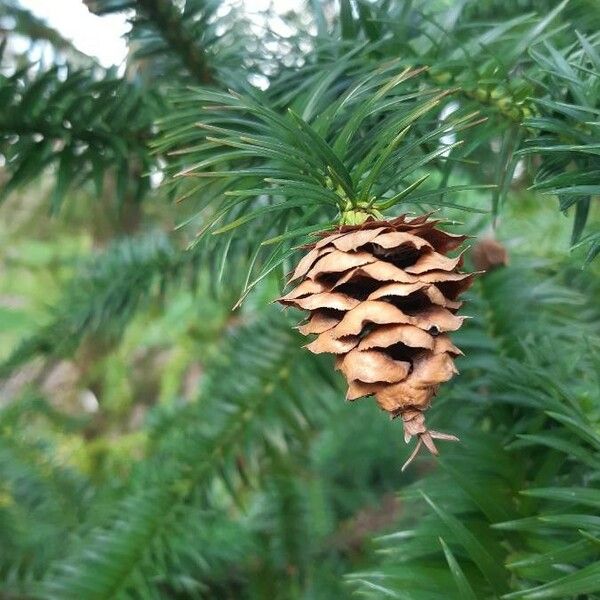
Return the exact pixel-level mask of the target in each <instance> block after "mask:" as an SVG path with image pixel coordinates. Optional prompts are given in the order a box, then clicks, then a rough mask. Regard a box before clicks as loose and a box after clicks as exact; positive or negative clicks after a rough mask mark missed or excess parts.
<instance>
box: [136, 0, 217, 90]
mask: <svg viewBox="0 0 600 600" xmlns="http://www.w3.org/2000/svg"><path fill="white" fill-rule="evenodd" d="M199 4H202V5H203V8H206V7H207V3H206V2H202V3H199ZM138 5H139V7H140V9H141V10H142V11H143V13H144V14H145V15H146V16H147V18H148V19H149V20H150V21H151V22H152V23H153V24H154V26H155V27H156V28H157V29H158V30H159V31H160V32H161V34H162V36H163V38H164V40H165V41H166V43H167V44H168V45H169V46H170V47H171V48H173V50H174V51H175V52H176V53H177V54H178V55H179V56H180V57H181V60H182V62H183V64H184V65H185V67H186V68H187V70H188V71H189V72H190V74H191V75H192V76H193V77H194V78H195V80H196V81H197V83H200V84H203V85H207V84H210V83H211V82H212V79H213V74H212V72H211V69H210V67H209V65H208V62H207V59H206V55H205V52H204V49H203V48H202V47H200V46H199V45H198V44H197V43H196V42H195V40H194V38H193V37H192V35H191V33H190V32H189V31H188V29H187V28H186V27H185V25H184V23H185V21H184V15H183V13H182V12H181V11H180V10H178V9H177V7H176V6H175V4H174V3H173V2H172V1H171V0H138ZM185 16H186V17H189V15H187V14H186V15H185Z"/></svg>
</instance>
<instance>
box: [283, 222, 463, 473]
mask: <svg viewBox="0 0 600 600" xmlns="http://www.w3.org/2000/svg"><path fill="white" fill-rule="evenodd" d="M438 223H439V221H435V220H431V221H430V220H428V215H424V216H420V217H416V218H413V219H409V218H407V217H406V215H403V216H400V217H398V218H396V219H393V220H391V221H376V220H373V219H371V220H367V221H366V222H364V223H362V224H361V225H351V226H349V225H345V226H342V227H340V228H339V229H338V230H336V231H335V232H333V233H332V232H323V233H322V234H321V239H320V240H319V241H318V242H316V243H314V244H311V245H309V246H307V249H309V252H308V253H307V254H306V255H305V256H304V257H303V258H302V260H301V261H300V262H299V264H298V266H297V267H296V270H295V271H294V273H293V275H292V277H291V279H290V282H291V281H296V280H298V279H301V280H302V281H301V283H300V284H299V285H298V286H297V287H295V288H294V289H293V290H292V291H291V292H289V293H288V294H286V295H285V296H283V297H282V298H279V302H281V303H282V304H284V305H286V306H295V307H297V308H301V309H304V310H307V311H309V312H310V314H309V316H308V319H307V321H306V322H305V323H304V324H302V325H300V326H299V327H298V329H299V330H300V332H301V333H302V334H303V335H310V334H313V335H316V336H317V337H316V338H315V339H314V340H313V341H312V342H311V343H309V344H308V345H307V346H306V347H307V348H308V349H309V350H310V351H311V352H314V353H315V354H319V353H322V352H328V353H332V354H335V355H336V368H337V369H338V370H340V371H341V372H342V373H343V374H344V376H345V378H346V380H347V382H348V394H347V396H346V397H347V399H348V400H356V399H357V398H361V397H363V396H373V395H374V396H375V398H376V400H377V403H378V404H379V406H380V407H381V408H382V409H383V410H385V411H387V412H388V413H390V415H391V416H392V417H400V418H401V419H402V421H403V424H404V432H405V439H406V441H407V442H408V441H409V440H410V438H411V437H412V436H417V437H418V443H417V447H416V448H415V451H414V452H413V453H412V455H411V457H410V458H409V460H408V461H407V463H406V464H405V465H404V467H403V468H405V467H406V466H407V465H408V463H409V462H410V461H411V460H412V459H413V458H414V456H415V455H416V454H417V452H418V450H419V448H420V446H421V444H424V445H425V446H426V447H427V448H428V449H429V450H430V451H431V452H432V453H434V454H437V450H436V447H435V445H434V443H433V439H434V438H437V439H448V440H457V438H456V437H454V436H450V435H446V434H442V433H439V432H436V431H431V430H428V429H427V427H426V426H425V422H424V415H423V412H424V411H425V410H426V409H427V408H428V407H429V405H430V403H431V400H432V398H433V396H435V394H436V392H437V390H438V387H439V385H440V384H441V383H443V382H444V381H448V380H449V379H451V378H452V377H453V376H454V374H455V373H457V370H456V368H455V366H454V361H453V357H454V356H458V355H459V354H461V352H460V350H459V349H458V348H456V346H454V344H452V342H451V341H450V338H449V337H448V335H446V333H447V332H449V331H455V330H457V329H458V328H459V327H460V326H461V324H462V322H463V319H464V317H459V316H456V314H455V313H456V311H457V310H458V308H459V307H460V305H461V302H459V301H457V297H458V296H459V294H460V293H461V292H463V291H464V290H465V289H466V288H468V287H469V285H471V283H472V280H473V275H472V274H468V273H461V272H460V271H459V268H460V266H461V265H462V258H461V257H460V256H459V257H456V258H450V257H448V256H446V254H447V253H448V252H450V251H452V250H455V249H456V248H458V247H459V246H460V245H461V244H462V243H463V242H464V240H465V239H466V236H463V235H453V234H450V233H447V232H445V231H442V230H440V229H437V228H436V225H437V224H438Z"/></svg>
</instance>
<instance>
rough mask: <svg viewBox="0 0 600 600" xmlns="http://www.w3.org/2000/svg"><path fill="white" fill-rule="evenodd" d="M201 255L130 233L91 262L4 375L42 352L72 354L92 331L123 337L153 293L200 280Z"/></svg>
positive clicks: (152, 236) (155, 237) (16, 353)
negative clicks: (185, 280) (199, 261)
mask: <svg viewBox="0 0 600 600" xmlns="http://www.w3.org/2000/svg"><path fill="white" fill-rule="evenodd" d="M198 259H199V256H198V254H193V253H185V252H181V251H178V250H177V249H176V248H175V247H174V246H173V245H172V244H171V242H170V241H169V240H168V239H167V238H166V237H165V236H163V235H161V234H158V233H154V234H149V235H147V236H142V237H138V238H129V239H128V238H126V239H123V240H122V241H119V242H117V243H115V244H113V246H112V247H110V248H109V249H108V250H107V251H106V252H105V253H103V254H100V255H99V256H98V257H96V258H94V259H92V260H90V261H88V264H87V265H85V266H84V268H83V269H82V270H81V273H80V274H79V276H77V277H75V278H74V279H73V280H72V281H71V282H70V284H69V285H68V286H67V288H66V289H65V292H64V295H63V297H62V298H61V300H60V301H59V302H58V303H57V305H56V307H55V308H54V311H53V314H52V316H51V318H50V322H49V323H48V324H47V325H45V326H43V327H42V328H41V329H40V331H38V332H37V333H36V334H35V335H34V336H33V337H31V338H28V339H26V340H24V341H23V342H22V343H21V344H20V346H19V347H17V348H16V349H15V350H14V351H13V353H12V354H11V355H10V356H9V357H8V359H7V360H6V361H5V362H4V364H2V365H1V367H0V373H1V374H2V375H3V376H6V375H8V374H9V373H10V372H11V371H13V370H14V369H15V368H17V367H18V366H19V365H22V364H23V363H25V362H27V361H29V360H31V359H32V358H34V357H36V356H38V355H40V354H41V355H44V356H58V357H64V356H69V355H70V354H71V353H73V352H74V351H75V349H76V348H77V347H78V346H79V344H80V343H81V341H82V339H83V338H84V337H85V336H88V335H98V336H102V337H105V338H110V337H118V336H119V335H120V334H121V333H122V332H123V330H124V329H125V327H126V326H127V324H128V322H129V321H130V320H131V319H132V318H133V317H134V315H135V314H136V313H137V311H138V310H140V308H141V307H142V306H143V305H144V303H145V302H147V301H148V299H149V298H150V297H152V296H156V294H158V293H161V292H162V293H164V291H165V290H166V288H167V287H168V286H170V285H173V284H175V283H180V282H181V281H182V280H184V279H185V278H186V277H187V278H188V280H189V281H190V282H194V278H195V267H196V262H197V261H198Z"/></svg>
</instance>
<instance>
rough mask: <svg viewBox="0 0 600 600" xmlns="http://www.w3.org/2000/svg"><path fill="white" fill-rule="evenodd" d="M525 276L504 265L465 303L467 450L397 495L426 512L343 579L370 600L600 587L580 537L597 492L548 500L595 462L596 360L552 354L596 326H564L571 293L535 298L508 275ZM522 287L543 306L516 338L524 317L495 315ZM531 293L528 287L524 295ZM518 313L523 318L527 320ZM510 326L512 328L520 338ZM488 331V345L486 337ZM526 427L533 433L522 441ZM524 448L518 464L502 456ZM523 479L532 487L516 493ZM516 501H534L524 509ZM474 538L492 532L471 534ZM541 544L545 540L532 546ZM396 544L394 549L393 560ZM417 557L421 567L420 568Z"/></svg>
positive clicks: (590, 545)
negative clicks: (379, 556)
mask: <svg viewBox="0 0 600 600" xmlns="http://www.w3.org/2000/svg"><path fill="white" fill-rule="evenodd" d="M530 274H531V271H528V272H527V273H526V274H525V273H521V272H519V270H516V271H513V269H512V267H510V268H506V269H504V270H501V271H497V272H496V273H494V274H492V275H488V276H486V277H484V278H483V281H482V282H480V285H479V286H478V288H479V292H480V293H481V292H485V294H484V295H483V296H482V298H484V299H485V306H486V307H487V308H482V307H478V304H475V305H474V306H473V307H472V308H474V309H475V312H476V314H477V315H478V317H477V319H476V320H475V321H479V322H480V325H477V323H473V324H472V325H471V327H467V328H465V331H464V332H461V334H460V335H459V336H457V338H460V336H461V335H462V336H464V337H463V339H462V340H461V339H458V343H459V344H462V346H463V348H464V349H465V350H466V358H465V359H464V360H463V361H462V364H461V373H462V376H461V381H460V382H459V383H458V384H457V386H456V388H455V389H454V390H453V391H452V392H451V395H452V397H453V398H454V399H456V400H458V398H461V399H462V400H463V407H462V409H461V416H460V421H461V423H462V426H463V427H466V428H468V431H469V433H468V437H469V445H470V447H469V448H467V449H463V450H460V449H458V450H457V449H456V448H451V449H449V453H450V454H448V455H447V456H445V457H444V459H443V461H442V467H443V469H442V472H437V473H434V474H432V475H430V476H429V477H427V478H426V479H425V480H423V481H421V482H419V483H418V486H413V488H412V489H411V488H409V489H408V490H407V491H406V492H405V494H404V495H403V497H404V499H405V500H406V501H410V502H411V505H413V506H414V509H413V512H414V510H417V509H416V504H414V502H415V500H418V498H419V493H420V492H421V491H423V492H425V494H426V499H427V501H428V502H429V504H430V506H431V507H432V509H433V512H432V511H429V512H428V514H427V515H425V516H424V517H421V519H420V521H419V522H418V524H417V525H416V527H414V526H413V527H412V531H410V532H407V531H402V530H401V531H399V532H398V533H397V534H391V535H389V536H387V537H385V538H382V539H381V540H380V544H381V546H382V547H383V548H384V549H385V555H387V556H388V558H387V559H384V561H383V563H382V564H379V565H377V567H376V568H375V570H374V571H373V572H369V571H364V572H361V573H357V574H355V575H351V576H350V577H349V578H348V581H349V583H350V584H351V585H352V587H353V588H355V589H357V590H359V591H360V592H361V593H362V594H363V595H365V596H366V597H372V598H378V597H380V594H382V593H385V594H386V595H389V596H392V595H394V594H402V593H405V594H409V595H410V596H411V597H413V596H414V597H416V598H420V597H438V595H440V597H441V595H443V594H444V593H446V594H447V590H448V589H449V587H448V586H450V588H451V589H452V586H455V585H459V581H458V580H460V586H462V587H463V588H468V589H469V590H471V592H472V594H474V596H475V597H485V596H487V595H489V594H497V593H498V592H504V593H506V592H508V591H512V593H508V594H507V595H506V596H503V597H506V598H513V597H514V598H528V597H530V595H529V594H531V597H533V596H534V595H535V593H536V592H537V591H538V590H540V591H541V590H543V591H544V592H546V591H547V592H548V593H549V594H553V595H552V596H550V597H564V596H565V594H567V595H568V593H569V592H567V588H566V586H567V585H568V584H572V585H573V586H575V587H574V588H569V589H570V590H571V589H576V590H577V592H576V593H590V594H592V593H597V592H598V591H599V590H600V588H599V587H598V580H597V579H594V578H593V577H590V576H589V573H591V572H592V571H593V570H594V567H593V566H592V565H594V564H595V561H596V560H597V557H598V549H597V547H596V546H595V544H594V542H593V541H592V540H591V539H586V538H585V537H582V529H583V530H584V531H585V532H586V533H587V534H591V535H594V531H595V528H596V525H594V519H593V518H592V514H593V513H591V512H590V510H589V508H588V507H589V502H597V501H600V496H598V494H597V493H596V490H594V491H590V494H588V495H587V501H585V498H583V499H582V501H581V502H578V501H576V500H575V501H573V502H571V504H570V505H569V506H568V508H567V505H565V504H562V505H561V506H560V507H557V505H556V501H560V500H561V499H562V501H563V502H564V500H565V499H566V498H567V497H569V498H571V499H572V498H573V496H572V495H571V494H570V490H571V489H572V488H573V486H578V485H581V483H582V482H583V481H585V480H586V479H587V477H589V476H590V473H591V472H595V471H596V470H597V468H598V465H599V464H600V463H599V462H598V461H599V460H600V459H599V458H598V448H600V438H598V435H597V433H595V432H594V428H595V427H596V426H597V423H596V419H597V415H596V414H595V412H594V411H593V410H592V411H590V410H589V407H587V409H586V408H585V407H584V405H583V404H582V403H581V401H580V398H583V397H584V396H585V394H586V393H589V391H590V390H591V389H592V388H593V387H594V386H595V385H596V382H595V381H594V378H593V376H592V377H590V374H591V373H592V372H593V371H594V369H595V368H597V366H594V365H596V364H597V361H598V356H597V355H594V354H590V353H586V354H585V355H582V356H584V358H582V360H581V362H579V363H578V364H577V366H576V367H575V368H574V367H573V363H572V362H571V361H570V360H566V359H564V358H561V357H558V356H557V355H556V353H554V352H553V351H552V350H551V349H552V348H553V347H556V345H561V344H564V345H566V346H567V347H575V346H574V344H576V342H575V340H574V339H573V338H572V337H571V336H578V335H581V336H583V335H587V336H589V338H591V340H592V344H594V345H595V344H597V342H598V341H599V338H598V337H597V334H598V331H597V328H596V329H595V330H590V329H589V328H588V326H587V323H588V319H587V318H586V314H585V311H584V312H583V314H582V315H581V318H580V319H578V320H577V321H574V320H573V315H572V312H570V311H568V305H569V303H570V302H571V301H572V299H574V298H572V299H571V300H569V296H572V290H571V291H569V290H568V289H567V288H565V289H564V290H563V292H562V294H560V295H562V296H563V301H562V302H561V301H560V299H559V298H560V296H559V297H557V296H556V291H558V290H555V291H551V290H550V289H547V290H545V291H543V292H542V290H541V289H540V288H536V286H533V288H532V287H531V286H530V285H528V286H519V284H518V283H517V281H516V280H519V279H521V278H522V277H523V276H525V277H526V279H527V281H528V284H529V283H531V280H530V278H529V276H530ZM511 278H512V281H511V282H510V284H508V280H509V279H511ZM505 285H506V287H505ZM525 288H527V289H528V290H530V291H529V293H527V292H525V293H524V296H523V297H522V298H521V301H523V300H525V299H526V298H525V297H526V296H529V299H528V303H530V305H531V306H533V305H536V306H541V307H543V308H542V309H541V310H539V311H538V314H537V316H538V318H539V321H538V322H537V323H536V324H532V323H528V324H527V326H526V327H527V328H528V331H523V328H522V326H523V325H525V322H524V321H522V320H520V318H519V316H518V314H514V313H512V312H511V313H510V314H509V313H508V312H505V311H504V310H503V301H502V299H503V298H505V297H506V294H507V293H509V294H511V297H512V293H513V292H514V291H515V290H524V289H525ZM532 289H537V291H536V292H534V293H531V290H532ZM509 290H510V291H509ZM475 291H477V288H475ZM540 300H541V301H542V303H541V304H539V302H540ZM564 300H566V301H567V304H566V305H565V304H563V302H564ZM561 304H562V308H561ZM513 306H515V305H514V304H513ZM526 306H527V304H525V308H524V309H525V310H526V311H527V314H528V315H531V314H533V313H532V309H527V308H526ZM565 309H567V311H565ZM498 311H499V314H494V313H496V312H498ZM485 315H488V317H487V321H486V317H485ZM490 316H492V318H491V319H490ZM518 324H520V325H521V327H518ZM507 325H508V326H507ZM513 326H515V327H518V333H517V331H516V330H515V331H513V330H512V327H513ZM474 328H475V329H474ZM529 328H530V329H529ZM569 328H570V331H568V329H569ZM486 331H487V333H485V332H486ZM488 335H491V336H492V337H493V338H495V339H496V340H497V341H496V343H490V340H489V339H488V340H487V341H486V339H485V338H486V337H487V336H488ZM565 336H567V337H566V338H565ZM527 338H529V340H530V344H528V345H527V346H526V347H524V348H523V346H522V345H521V350H520V352H523V354H522V358H521V359H514V358H513V356H514V352H515V349H516V351H517V352H518V351H519V345H518V344H516V343H515V342H517V340H518V339H519V340H523V339H527ZM559 340H560V341H559ZM504 352H507V353H509V354H507V356H506V357H505V358H501V356H500V355H499V354H498V353H504ZM594 356H595V358H594ZM549 369H550V370H551V371H552V375H550V373H549ZM470 382H471V383H470ZM576 382H577V383H576ZM471 385H472V386H473V387H471ZM575 387H577V389H578V391H577V392H574V391H573V390H574V389H575ZM584 390H587V392H585V391H584ZM580 394H581V396H580ZM453 405H455V404H454V400H453V401H452V402H448V403H447V404H446V405H445V406H442V407H440V410H442V411H443V412H445V409H446V407H448V409H449V410H452V409H451V408H450V407H451V406H453ZM483 422H485V423H486V426H485V430H486V431H485V433H484V432H479V433H476V432H477V430H478V428H479V425H478V423H483ZM532 430H534V431H535V432H536V433H535V434H530V433H529V432H531V431H532ZM525 432H527V433H525ZM524 448H527V457H528V460H527V461H517V460H513V459H512V458H511V454H513V453H517V452H522V451H523V450H524ZM549 448H551V449H552V450H549ZM549 452H550V453H551V454H549ZM573 457H577V467H575V468H574V467H573V465H572V464H570V462H571V461H572V460H573ZM542 465H543V466H542ZM531 481H534V482H535V483H533V484H532V487H534V488H536V489H534V490H532V491H531V492H528V491H527V489H525V490H524V491H523V492H521V493H520V492H519V490H520V489H522V486H527V485H530V482H531ZM508 482H511V483H510V484H508V485H507V483H508ZM546 486H552V487H551V488H550V489H545V487H546ZM537 488H541V489H537ZM525 496H526V497H531V498H535V500H532V501H529V502H527V501H525V502H523V501H522V498H523V497H525ZM561 509H562V510H566V513H564V512H561ZM490 527H491V528H492V529H489V528H490ZM440 531H447V532H448V535H446V534H444V540H445V542H447V544H446V545H445V546H444V547H443V548H442V547H440V546H439V545H438V544H436V543H435V540H436V539H437V536H439V535H440ZM482 531H488V532H490V533H489V535H488V534H486V535H480V534H478V532H482ZM509 540H510V541H509ZM542 540H544V541H545V542H547V544H546V545H545V546H544V548H543V549H540V546H538V543H539V542H541V541H542ZM400 541H401V543H402V551H401V553H398V552H397V551H396V548H397V545H398V543H399V542H400ZM508 547H510V551H509V552H507V551H506V548H508ZM448 551H450V552H451V553H452V555H453V556H455V557H456V558H455V562H456V564H457V565H458V568H459V569H460V571H461V573H462V575H461V576H460V577H458V578H457V577H456V573H455V574H454V575H455V577H454V581H453V578H451V577H450V573H449V572H448V571H445V568H446V567H445V565H446V561H447V558H448ZM425 555H427V557H428V558H427V566H426V565H424V563H423V561H422V559H423V557H424V556H425ZM515 557H516V558H515ZM558 557H560V558H558ZM557 561H560V563H561V564H565V565H569V571H570V572H571V574H570V575H569V576H568V577H567V578H566V579H563V571H562V570H561V569H557V568H556V564H557ZM449 562H450V561H449ZM496 565H497V566H499V567H500V568H499V569H497V568H496ZM451 566H452V565H451ZM455 566H456V565H455ZM454 570H455V569H454ZM444 571H445V574H444ZM428 573H429V577H427V574H428ZM432 575H433V576H432ZM513 578H516V579H517V582H516V583H515V582H514V581H513ZM424 582H426V583H424ZM460 586H459V587H460ZM538 586H539V587H538ZM515 588H516V589H517V590H518V591H515ZM454 589H455V588H454Z"/></svg>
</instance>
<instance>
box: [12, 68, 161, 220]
mask: <svg viewBox="0 0 600 600" xmlns="http://www.w3.org/2000/svg"><path fill="white" fill-rule="evenodd" d="M27 72H28V71H27V70H19V71H17V72H16V73H15V74H14V75H12V76H11V77H0V96H1V97H2V99H3V105H4V109H3V111H2V115H1V116H0V152H1V153H2V154H3V155H4V157H5V159H6V169H7V172H8V173H9V175H10V176H9V179H8V181H7V182H6V183H5V185H4V187H3V190H2V198H5V197H6V196H7V195H8V194H9V193H10V192H11V191H13V190H14V189H16V188H18V187H20V186H22V185H24V184H26V183H29V182H31V181H32V180H33V179H35V178H37V177H39V176H40V175H41V174H42V173H44V172H45V171H46V169H48V168H49V167H51V166H54V167H55V168H56V184H55V188H54V192H53V196H52V209H53V210H54V211H57V210H58V209H59V207H60V205H61V204H62V201H63V199H64V197H65V195H66V194H67V193H68V192H69V190H70V189H71V188H72V187H75V186H76V185H82V184H83V183H85V182H88V181H91V182H94V184H95V186H96V190H97V193H98V194H101V192H102V188H103V185H104V177H105V174H106V173H109V172H112V173H116V176H117V179H118V185H117V201H118V202H120V203H122V202H123V201H124V197H125V194H126V193H131V192H129V191H128V187H129V186H133V187H135V190H134V191H133V192H132V193H133V196H135V197H137V198H139V197H141V195H143V194H144V193H145V192H146V191H147V189H148V187H149V182H148V180H147V178H142V177H140V175H141V173H142V172H144V171H148V170H150V167H151V165H152V164H153V162H154V159H153V158H151V156H150V154H149V152H148V149H147V142H148V137H149V135H150V127H151V124H152V120H153V118H154V117H155V116H156V114H157V111H158V110H159V102H158V99H157V98H156V97H155V96H154V95H153V94H152V93H151V92H141V90H139V89H138V88H136V87H135V86H134V85H132V84H129V83H127V82H125V81H122V80H119V79H115V78H113V77H112V76H111V75H105V76H104V77H103V78H101V79H99V78H98V76H97V74H95V73H94V72H93V71H68V70H67V71H66V72H65V70H63V69H59V68H53V69H50V70H49V71H47V72H42V73H38V74H37V75H36V76H34V77H33V78H29V77H28V75H27ZM65 75H66V76H65ZM121 94H124V95H125V97H126V98H127V100H126V101H123V100H122V98H121ZM136 171H137V173H136ZM130 179H131V180H132V181H130Z"/></svg>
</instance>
